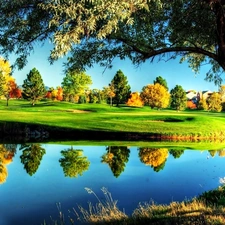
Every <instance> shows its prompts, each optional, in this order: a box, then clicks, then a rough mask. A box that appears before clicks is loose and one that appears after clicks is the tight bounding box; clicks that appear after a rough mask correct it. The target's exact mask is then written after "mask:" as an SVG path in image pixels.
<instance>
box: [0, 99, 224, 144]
mask: <svg viewBox="0 0 225 225" xmlns="http://www.w3.org/2000/svg"><path fill="white" fill-rule="evenodd" d="M0 115H1V116H0V124H1V125H2V126H3V125H4V124H7V123H17V124H29V125H32V126H45V127H48V128H53V127H54V129H58V130H57V131H58V132H61V131H63V130H65V129H69V130H70V131H82V132H100V133H120V134H125V133H126V134H127V133H128V134H130V135H133V137H135V135H144V137H150V136H153V137H160V138H162V139H165V140H166V139H176V140H177V139H182V140H193V139H225V114H224V113H212V112H205V111H182V112H177V111H174V110H152V109H150V107H143V108H133V107H127V106H121V107H110V106H109V105H106V104H89V103H87V104H73V103H68V102H52V101H42V102H40V103H38V104H37V105H35V106H31V105H30V104H29V103H28V102H27V101H23V100H10V105H9V106H8V107H7V106H5V101H3V100H1V101H0Z"/></svg>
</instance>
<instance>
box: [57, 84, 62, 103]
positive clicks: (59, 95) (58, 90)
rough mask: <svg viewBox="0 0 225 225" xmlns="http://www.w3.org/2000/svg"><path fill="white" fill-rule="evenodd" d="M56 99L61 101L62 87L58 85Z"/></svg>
mask: <svg viewBox="0 0 225 225" xmlns="http://www.w3.org/2000/svg"><path fill="white" fill-rule="evenodd" d="M56 99H57V100H58V101H62V100H63V89H62V87H60V86H58V87H57V94H56Z"/></svg>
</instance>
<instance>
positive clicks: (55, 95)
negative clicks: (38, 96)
mask: <svg viewBox="0 0 225 225" xmlns="http://www.w3.org/2000/svg"><path fill="white" fill-rule="evenodd" d="M45 98H48V99H51V100H53V101H55V100H58V101H62V100H63V89H62V87H60V86H58V87H57V88H56V89H54V88H53V87H51V88H49V90H48V91H47V93H46V95H45Z"/></svg>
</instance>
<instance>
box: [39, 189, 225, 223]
mask: <svg viewBox="0 0 225 225" xmlns="http://www.w3.org/2000/svg"><path fill="white" fill-rule="evenodd" d="M86 189H87V191H88V193H89V194H94V195H95V197H96V198H97V200H98V203H97V204H96V205H93V204H91V203H89V206H88V209H85V208H83V207H82V206H78V209H75V208H74V209H73V211H72V214H71V215H69V216H68V218H65V217H64V215H63V212H62V211H61V208H60V206H59V207H58V209H59V215H60V216H59V217H60V219H59V220H55V221H54V220H53V221H52V224H54V225H67V224H72V225H75V224H77V221H81V222H82V223H85V224H95V225H97V224H105V225H119V224H123V225H140V224H145V225H148V224H149V225H150V224H151V225H173V224H175V225H190V224H192V225H193V224H195V225H201V224H202V225H223V224H225V201H224V200H225V186H221V187H219V188H218V189H216V190H213V191H209V192H205V193H203V194H202V195H200V196H199V197H197V198H194V199H192V200H187V201H183V202H171V203H170V204H168V205H158V204H155V203H154V202H151V203H140V204H139V205H138V207H137V208H136V209H135V210H134V211H133V213H132V215H130V216H128V215H126V213H125V212H124V211H121V210H120V209H119V208H118V207H117V204H116V203H117V201H114V200H113V198H112V196H111V193H110V192H108V190H107V189H105V188H102V192H103V194H104V197H105V201H104V200H102V198H100V197H99V196H97V195H96V194H95V193H94V192H93V191H92V190H91V189H89V188H86ZM43 225H49V224H48V223H46V222H44V224H43Z"/></svg>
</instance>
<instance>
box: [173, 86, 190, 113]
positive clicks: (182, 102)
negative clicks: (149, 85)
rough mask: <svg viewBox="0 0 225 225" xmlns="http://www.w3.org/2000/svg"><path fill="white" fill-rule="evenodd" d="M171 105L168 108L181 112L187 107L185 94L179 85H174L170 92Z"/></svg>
mask: <svg viewBox="0 0 225 225" xmlns="http://www.w3.org/2000/svg"><path fill="white" fill-rule="evenodd" d="M170 98H171V103H170V106H171V107H172V108H174V109H176V110H183V109H185V107H186V105H187V97H186V92H185V90H184V89H183V88H182V86H180V85H176V86H175V88H173V89H172V90H171V91H170Z"/></svg>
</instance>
